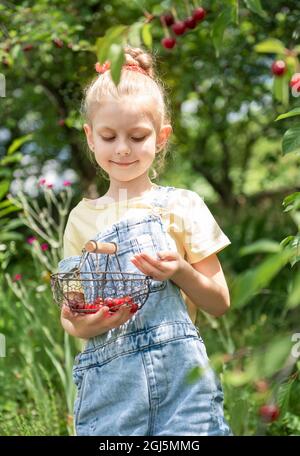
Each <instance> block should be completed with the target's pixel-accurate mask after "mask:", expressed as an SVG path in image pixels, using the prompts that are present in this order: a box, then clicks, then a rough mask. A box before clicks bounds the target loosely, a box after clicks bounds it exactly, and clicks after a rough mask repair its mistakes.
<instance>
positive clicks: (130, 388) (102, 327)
mask: <svg viewBox="0 0 300 456" xmlns="http://www.w3.org/2000/svg"><path fill="white" fill-rule="evenodd" d="M125 57H126V63H125V65H124V66H123V68H122V74H121V80H120V83H119V85H118V87H117V88H116V87H115V85H114V83H113V81H112V79H111V76H110V69H109V62H107V63H105V64H104V65H102V66H100V65H99V64H97V66H96V69H97V71H98V72H99V75H97V77H96V78H95V79H94V80H93V81H92V83H91V84H90V85H89V86H88V87H87V89H86V90H85V96H84V99H83V104H82V113H83V115H84V118H85V123H84V131H85V134H86V138H87V143H88V146H89V148H90V150H91V151H92V157H93V159H94V160H95V163H96V164H98V165H99V166H100V168H101V169H102V170H104V171H105V172H106V173H107V175H108V176H109V189H108V191H107V193H106V194H105V195H104V196H102V197H100V198H98V199H95V200H93V199H88V198H83V199H82V200H81V201H80V202H79V204H78V205H77V206H76V207H74V208H73V210H72V211H71V213H70V215H69V219H68V223H67V226H66V229H65V233H64V259H63V260H62V261H60V263H59V271H60V272H67V271H70V270H71V269H72V268H73V267H74V266H76V265H78V262H79V261H80V255H81V252H82V249H83V246H84V245H85V243H86V242H87V241H89V240H91V239H93V240H95V241H101V242H115V243H116V244H117V246H118V250H117V252H118V259H119V262H120V264H121V267H122V270H123V271H128V272H135V273H137V272H138V273H143V274H145V275H147V276H149V277H150V278H151V284H150V293H149V296H148V299H147V301H146V302H145V304H144V305H143V306H142V307H141V308H140V309H138V310H137V312H135V313H132V312H131V308H128V307H125V306H124V307H121V308H119V310H118V311H117V312H115V313H114V314H110V313H108V310H109V309H108V307H103V308H101V310H98V311H97V312H96V313H94V314H88V315H87V314H85V315H82V314H78V313H76V312H73V311H71V309H70V308H69V307H68V306H66V305H64V306H63V308H62V313H61V323H62V325H63V327H64V329H65V330H66V331H67V332H68V333H69V334H71V335H73V336H75V337H79V338H82V339H85V340H86V345H85V347H84V349H83V351H82V352H81V353H80V354H79V355H78V356H76V358H75V365H74V368H73V378H74V381H75V384H76V386H77V396H76V400H75V405H74V422H75V429H76V433H77V435H101V436H107V435H118V436H125V435H127V436H135V435H140V436H149V435H153V436H158V435H165V436H167V435H173V436H177V435H178V436H179V435H180V436H184V435H187V436H201V435H232V433H231V430H230V428H229V426H228V424H227V422H226V421H225V419H224V414H223V392H222V387H221V384H220V381H219V379H218V378H217V376H216V374H215V372H214V371H213V369H212V368H211V367H210V365H209V360H208V357H207V353H206V348H205V345H204V342H203V340H202V338H201V336H200V334H199V331H198V329H197V328H196V327H195V319H196V311H197V309H198V308H199V309H203V310H204V311H206V312H208V313H210V314H211V315H214V316H216V317H218V316H220V315H222V314H224V313H225V312H226V311H227V310H228V308H229V305H230V298H229V292H228V288H227V284H226V280H225V278H224V275H223V271H222V268H221V265H220V263H219V261H218V258H217V256H216V253H217V252H218V251H220V250H221V249H223V248H224V247H226V246H227V245H229V244H230V240H229V239H228V237H227V236H226V235H225V234H224V233H223V232H222V230H221V229H220V227H219V226H218V224H217V223H216V221H215V219H214V217H213V216H212V214H211V212H210V211H209V209H208V207H207V206H206V205H205V203H204V201H203V200H202V199H201V198H200V197H199V196H198V195H197V193H195V192H193V191H191V190H185V189H180V188H175V187H171V186H160V185H157V184H154V183H153V182H152V181H151V178H150V177H149V170H150V168H151V167H152V164H153V163H154V162H155V163H158V165H161V164H162V163H163V160H164V154H165V151H166V144H167V141H168V138H169V136H170V134H171V131H172V127H171V125H170V122H169V117H168V114H167V109H166V105H165V101H164V91H163V87H162V85H161V83H160V82H159V81H158V79H157V78H156V77H155V75H154V69H153V61H152V60H153V59H152V56H151V55H149V54H148V53H146V52H144V51H143V50H141V49H137V48H131V47H129V46H127V47H126V48H125ZM153 170H154V172H155V173H156V171H155V169H154V168H152V171H153ZM155 177H156V174H154V178H155ZM93 255H96V254H95V253H93V254H91V257H92V256H93ZM98 256H99V255H98ZM100 257H102V255H100ZM101 261H102V260H101ZM111 261H112V262H113V267H111V270H113V269H114V267H115V268H116V267H117V263H116V259H115V255H112V256H111ZM93 266H94V264H92V265H90V266H88V267H90V270H93ZM100 266H103V267H104V263H103V264H102V265H100ZM100 270H103V269H101V268H100ZM196 366H200V367H201V368H202V369H203V374H202V375H201V377H199V379H198V380H197V381H196V382H194V383H188V382H187V374H188V373H189V372H190V370H191V369H192V368H193V367H196Z"/></svg>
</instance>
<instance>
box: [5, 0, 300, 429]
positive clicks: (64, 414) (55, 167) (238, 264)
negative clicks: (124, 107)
mask: <svg viewBox="0 0 300 456" xmlns="http://www.w3.org/2000/svg"><path fill="white" fill-rule="evenodd" d="M263 3H264V2H262V3H261V2H260V1H259V0H245V1H240V2H238V1H237V0H228V1H218V0H212V1H203V2H202V3H201V6H202V7H204V8H205V10H206V13H207V14H206V16H205V17H204V18H203V20H201V21H199V23H198V24H197V25H196V26H195V27H194V28H190V29H187V30H186V32H185V33H184V34H183V35H181V36H176V35H175V34H174V32H172V29H171V27H170V26H169V27H168V26H167V25H166V24H165V25H164V26H163V22H164V21H163V20H162V16H163V15H165V14H167V13H171V14H173V16H174V17H175V20H176V21H179V20H183V19H184V18H186V17H187V16H190V15H191V14H192V13H193V11H194V10H195V8H196V7H199V6H200V4H199V3H198V2H195V1H189V0H186V1H171V0H166V1H161V2H157V1H154V0H153V1H150V0H144V1H143V2H139V1H131V2H125V1H123V0H111V1H109V2H106V1H101V2H100V1H98V0H87V1H85V2H84V3H83V2H80V1H78V0H75V1H72V2H68V1H66V0H60V1H56V0H52V1H49V0H41V1H39V2H33V1H29V0H28V1H25V0H23V1H19V2H18V4H16V3H12V2H10V1H3V2H1V4H0V13H1V14H0V37H1V41H0V65H1V70H0V73H1V79H0V84H1V86H0V90H1V92H2V93H1V94H0V95H1V98H0V116H1V124H0V164H1V168H0V177H1V182H0V227H1V233H0V267H1V278H0V333H1V334H2V336H4V337H5V342H6V352H5V355H6V356H3V355H4V353H3V347H2V354H1V351H0V354H1V357H0V391H1V393H0V435H68V434H69V435H72V434H73V418H72V406H73V400H74V386H73V384H72V378H71V369H72V363H73V357H74V355H75V354H76V353H77V352H78V351H79V350H80V349H81V341H80V340H75V339H74V338H71V337H69V336H68V335H67V334H65V333H64V332H63V330H62V328H61V327H60V322H59V309H58V308H56V307H55V305H54V303H53V300H52V295H51V290H50V280H49V278H50V273H52V272H54V271H55V270H56V265H57V261H58V259H59V258H61V257H62V233H63V229H64V226H65V223H66V220H67V215H68V213H69V211H70V209H71V208H72V207H73V206H74V205H75V204H77V202H78V201H79V200H80V199H81V198H82V197H83V196H86V197H89V198H96V197H98V196H99V195H102V194H104V193H105V192H106V190H107V188H108V182H107V181H106V180H105V179H103V177H101V175H100V174H99V172H98V170H96V169H95V168H94V167H93V165H92V164H91V162H90V161H89V159H88V156H87V154H86V143H85V138H84V133H83V130H82V119H81V118H80V113H79V108H80V101H81V97H82V90H83V87H84V86H85V85H86V84H87V83H88V82H89V81H90V80H91V79H92V78H93V77H94V75H95V69H94V65H95V63H96V62H97V61H100V62H101V63H103V62H104V61H105V60H106V58H111V59H112V60H113V61H114V62H115V64H114V66H115V69H116V74H118V72H119V70H120V62H121V58H120V56H121V55H122V52H123V44H124V43H125V42H129V44H131V45H133V46H144V47H145V48H146V49H148V50H151V51H152V52H153V53H154V55H155V58H156V61H157V71H158V75H159V76H160V77H161V78H162V80H163V83H164V85H165V86H166V91H167V96H168V101H169V104H170V110H171V114H172V126H173V134H172V138H171V141H170V145H169V150H168V154H167V161H166V167H165V169H164V171H163V172H162V173H161V175H159V176H158V178H157V179H155V181H156V182H157V183H159V184H160V185H172V186H175V187H183V188H189V189H191V190H193V191H196V192H197V193H198V194H199V195H201V196H202V197H203V198H204V199H205V201H206V204H207V205H208V206H209V208H210V210H211V211H212V213H213V214H214V216H215V218H216V220H217V221H218V223H219V224H220V226H221V228H222V230H223V231H224V232H225V233H226V234H227V235H228V237H229V238H230V240H231V242H232V244H231V245H230V247H227V248H226V249H224V251H222V252H220V254H219V259H220V261H221V263H222V266H223V270H224V273H225V275H226V279H227V281H228V285H229V287H230V292H231V297H232V305H231V309H230V311H229V312H228V313H227V314H225V315H224V316H222V317H221V318H218V319H216V318H211V317H210V316H209V315H207V314H205V313H204V312H200V311H199V313H198V318H197V325H198V326H199V329H200V332H201V334H202V336H203V338H204V340H205V343H206V346H207V351H208V354H209V356H210V358H211V360H212V362H213V364H214V366H215V368H216V369H217V370H218V372H219V374H220V375H221V378H222V382H223V385H224V391H225V412H226V417H227V418H228V420H229V422H230V424H231V426H232V429H233V432H234V433H235V434H236V435H255V434H262V435H263V434H267V435H300V405H299V401H298V400H297V398H298V397H299V394H300V383H299V370H300V363H299V356H300V348H299V347H298V345H299V344H298V345H297V342H298V341H299V340H300V329H299V304H300V273H299V263H298V260H299V239H300V237H299V223H300V217H299V206H300V204H299V202H300V199H299V195H300V193H299V191H300V183H299V182H300V180H299V150H300V139H299V138H300V133H299V126H298V125H299V120H298V119H299V117H297V116H298V115H299V112H300V108H299V109H298V107H299V99H298V96H299V95H300V89H299V92H298V90H297V87H296V89H295V87H294V90H293V87H291V86H290V80H291V78H292V76H293V75H295V74H297V73H300V66H299V61H298V54H299V53H300V43H299V33H300V32H299V19H300V7H299V2H297V1H287V0H286V1H273V2H268V4H266V6H264V5H263ZM121 26H123V27H121ZM171 36H172V37H173V38H176V44H175V45H174V46H173V47H172V48H171V49H166V48H165V47H164V46H163V44H162V39H163V38H166V37H171ZM278 60H282V61H283V62H284V71H283V72H282V74H279V73H280V72H278V71H277V70H276V68H275V69H274V66H272V65H273V64H274V62H275V61H278ZM276 71H277V72H276ZM297 109H298V110H297ZM292 110H294V111H293V113H294V114H295V115H293V116H291V115H290V116H289V117H286V118H285V119H282V120H280V121H277V122H276V121H275V119H276V118H277V117H278V116H279V115H281V114H283V113H286V112H290V111H292ZM41 179H44V180H41ZM2 339H3V338H2ZM197 375H198V373H197V372H196V371H195V372H192V373H191V376H192V379H194V380H195V381H197Z"/></svg>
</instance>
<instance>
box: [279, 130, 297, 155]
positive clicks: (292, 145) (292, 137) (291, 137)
mask: <svg viewBox="0 0 300 456" xmlns="http://www.w3.org/2000/svg"><path fill="white" fill-rule="evenodd" d="M282 151H283V153H284V154H288V153H290V152H297V151H300V126H296V127H292V128H290V129H289V130H287V131H286V132H285V134H284V135H283V139H282Z"/></svg>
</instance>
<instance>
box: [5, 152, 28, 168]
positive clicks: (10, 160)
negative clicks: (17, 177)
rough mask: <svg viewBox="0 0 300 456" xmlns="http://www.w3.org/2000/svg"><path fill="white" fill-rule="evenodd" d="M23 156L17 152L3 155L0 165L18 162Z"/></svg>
mask: <svg viewBox="0 0 300 456" xmlns="http://www.w3.org/2000/svg"><path fill="white" fill-rule="evenodd" d="M22 158H23V155H22V154H21V153H20V152H18V153H16V154H14V155H10V156H5V157H3V158H2V160H1V161H0V164H1V166H7V165H10V164H11V163H18V162H20V161H21V160H22Z"/></svg>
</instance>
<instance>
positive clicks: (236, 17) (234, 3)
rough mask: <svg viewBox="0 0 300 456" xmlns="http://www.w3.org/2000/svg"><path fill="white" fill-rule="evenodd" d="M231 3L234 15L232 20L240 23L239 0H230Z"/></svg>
mask: <svg viewBox="0 0 300 456" xmlns="http://www.w3.org/2000/svg"><path fill="white" fill-rule="evenodd" d="M230 4H231V7H232V10H231V15H232V22H234V23H235V24H237V25H238V24H239V2H238V0H230Z"/></svg>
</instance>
